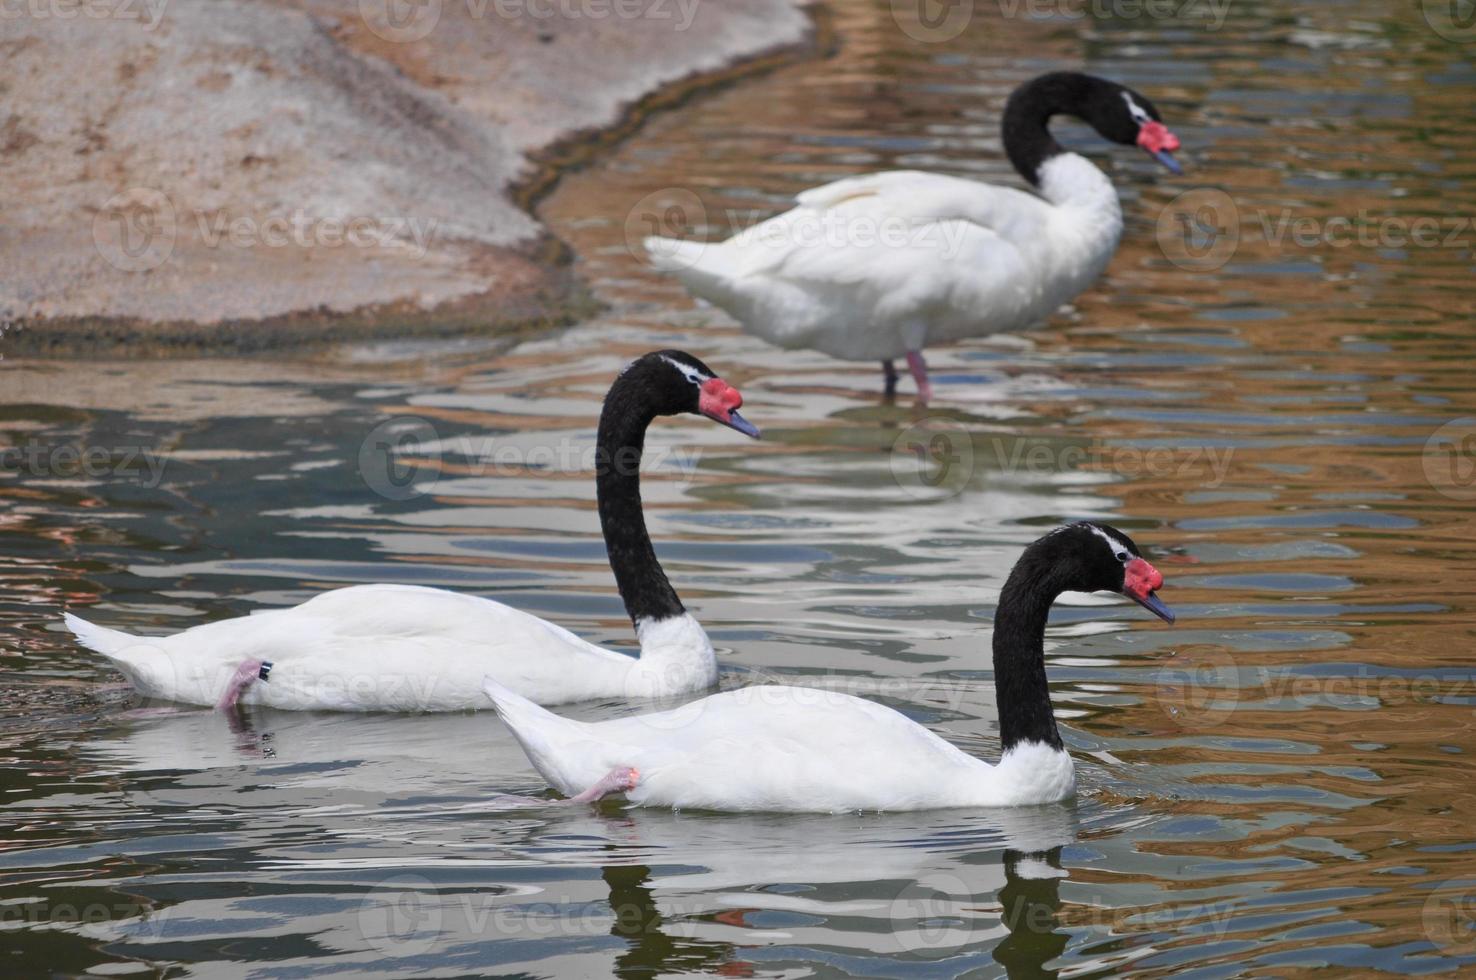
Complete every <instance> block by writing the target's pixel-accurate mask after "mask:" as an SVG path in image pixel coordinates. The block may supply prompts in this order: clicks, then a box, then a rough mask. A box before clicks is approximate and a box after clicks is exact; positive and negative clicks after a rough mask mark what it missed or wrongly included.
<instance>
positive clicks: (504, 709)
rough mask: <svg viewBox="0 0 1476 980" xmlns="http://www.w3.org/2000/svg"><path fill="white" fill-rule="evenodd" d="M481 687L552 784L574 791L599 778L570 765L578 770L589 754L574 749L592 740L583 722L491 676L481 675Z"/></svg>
mask: <svg viewBox="0 0 1476 980" xmlns="http://www.w3.org/2000/svg"><path fill="white" fill-rule="evenodd" d="M482 690H483V691H485V692H487V697H489V698H491V699H492V706H493V707H494V708H496V709H497V716H498V717H499V718H501V719H502V721H503V724H505V725H507V727H508V730H509V731H511V732H512V733H513V737H514V738H516V739H517V740H518V744H519V745H521V746H522V747H523V752H524V754H525V755H527V756H528V761H529V762H531V763H533V768H534V769H537V770H538V773H539V775H541V776H542V777H543V778H544V779H546V780H548V782H549V783H550V784H551V785H553V786H554V787H556V788H557V789H558V790H560V791H561V792H563V793H565V794H573V793H577V792H579V791H580V790H582V789H584V788H585V786H586V785H588V784H589V783H591V782H593V780H594V779H595V778H597V777H598V775H599V774H598V773H597V774H596V775H595V776H593V777H590V776H588V775H587V774H585V773H582V772H577V771H570V765H571V764H573V765H574V769H575V770H578V769H579V768H580V767H579V766H578V762H579V761H582V760H583V759H584V758H585V757H586V756H587V755H588V753H587V752H582V751H579V750H578V749H576V748H575V746H577V745H579V744H580V743H588V742H589V741H590V740H589V736H588V735H587V734H586V728H587V726H586V725H585V724H584V723H583V722H578V721H575V720H573V719H572V718H565V717H563V716H562V715H556V714H554V713H553V712H552V711H549V710H548V709H547V708H543V707H540V706H538V705H536V704H534V703H533V702H532V701H529V700H528V699H527V698H525V697H523V696H522V695H520V694H515V693H513V692H512V691H510V690H508V689H507V688H505V687H503V686H502V685H501V684H499V683H497V681H496V680H494V679H493V678H492V677H483V678H482Z"/></svg>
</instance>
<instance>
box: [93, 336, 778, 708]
mask: <svg viewBox="0 0 1476 980" xmlns="http://www.w3.org/2000/svg"><path fill="white" fill-rule="evenodd" d="M742 404H743V398H742V396H741V395H739V393H738V392H737V391H736V390H735V389H734V388H732V387H731V386H730V385H728V384H727V382H725V381H723V380H722V379H721V378H719V377H717V376H716V375H715V374H714V373H713V372H712V370H711V369H710V368H708V367H707V366H706V365H705V364H703V363H702V362H701V361H699V360H697V359H696V358H694V357H693V356H692V355H690V354H686V353H683V352H682V351H670V350H668V351H655V352H652V353H650V354H647V355H645V356H644V357H641V358H639V359H637V360H636V361H634V362H632V363H631V364H630V365H628V366H627V367H626V369H625V370H624V371H622V372H621V374H620V376H619V377H618V378H616V380H615V382H614V384H613V385H611V387H610V391H609V394H608V395H607V396H606V398H605V404H604V407H603V409H602V410H601V413H600V425H599V436H598V445H599V448H600V452H601V460H602V461H603V462H600V463H598V464H597V466H596V474H595V485H596V497H597V499H598V502H599V512H600V528H601V530H602V532H603V533H604V538H605V549H606V551H607V553H608V555H609V558H610V567H611V570H612V571H613V572H614V573H615V581H616V585H617V587H618V588H619V590H620V597H621V599H622V600H623V601H624V603H625V608H626V612H627V613H629V615H630V618H631V622H632V623H633V624H634V625H635V628H636V635H637V637H638V638H639V640H640V644H641V654H640V657H639V658H634V657H628V656H625V655H623V654H619V653H615V652H612V651H610V650H605V649H603V648H601V647H597V646H595V645H594V644H592V643H587V642H585V641H584V640H581V639H580V638H579V637H577V636H575V635H574V634H573V633H570V632H569V631H568V630H566V629H563V628H562V627H559V626H555V625H553V624H552V623H547V622H544V621H543V620H541V619H539V618H538V617H537V616H533V615H530V614H529V613H525V612H521V611H520V610H517V609H513V608H512V607H510V606H505V605H503V604H502V603H500V602H494V601H492V600H490V599H482V598H478V597H475V596H468V595H460V594H458V593H455V592H447V591H444V590H441V589H431V588H424V587H419V586H411V585H357V586H351V587H349V588H344V589H337V590H335V591H333V592H326V593H324V594H322V595H319V596H315V597H314V598H312V599H309V600H308V601H307V602H304V603H302V604H301V605H299V606H295V607H293V608H291V609H278V610H271V611H268V612H261V613H257V614H256V615H253V616H242V617H238V618H236V619H229V620H225V621H222V622H217V623H209V624H206V625H204V626H197V627H195V628H193V629H188V630H185V631H184V632H182V633H177V634H175V635H173V636H164V637H139V636H131V635H129V634H127V633H122V632H119V631H117V630H111V629H105V628H103V627H100V626H95V625H93V624H92V623H89V622H87V621H86V620H83V619H79V618H78V617H76V616H73V615H70V614H69V615H67V616H66V624H67V627H68V628H69V629H71V631H72V632H73V633H74V634H75V635H76V636H77V639H78V640H79V641H80V642H81V643H82V645H84V646H86V647H88V648H89V649H92V650H95V651H97V652H98V653H101V654H103V655H104V656H106V657H107V658H108V659H109V660H111V661H112V662H113V663H114V664H116V665H117V666H118V668H119V669H120V670H122V671H123V673H124V674H125V675H126V676H127V677H128V679H129V681H130V682H131V683H132V684H133V685H134V687H136V688H137V689H138V690H139V691H140V692H141V693H142V694H144V695H146V696H148V697H153V698H162V699H167V700H171V701H182V702H185V703H188V704H207V705H215V706H216V707H219V708H221V709H228V708H233V707H234V706H235V705H237V704H261V705H268V706H270V707H275V708H289V709H298V710H312V709H319V710H328V711H460V710H464V709H470V708H485V707H488V706H490V702H489V701H488V700H487V696H486V694H485V693H483V690H482V678H483V677H485V676H486V675H488V674H491V675H493V676H495V677H497V678H499V679H500V680H501V681H502V682H503V683H504V684H506V685H508V686H509V687H511V688H512V689H513V690H515V691H517V692H519V693H520V694H522V695H523V696H525V697H528V698H531V699H533V700H534V701H538V702H541V703H544V704H561V703H565V702H570V701H583V700H588V699H591V698H653V697H669V696H671V695H676V694H687V693H691V692H694V691H700V690H704V689H705V688H709V687H711V686H712V685H713V684H715V683H716V682H717V676H718V672H717V659H716V657H715V655H714V653H713V649H712V643H711V642H710V641H709V640H708V638H707V633H706V632H704V631H703V629H702V627H701V626H700V625H699V624H698V623H697V621H696V620H695V619H693V618H692V617H691V616H690V615H689V614H688V613H687V611H686V609H685V608H684V607H683V606H682V604H681V601H680V600H679V599H678V598H677V594H676V591H675V590H674V589H672V587H671V583H670V582H669V581H668V580H667V578H666V574H665V572H664V571H663V570H662V568H661V564H660V562H658V561H657V560H656V553H655V551H654V549H653V548H652V546H651V539H650V536H649V535H648V534H647V532H646V524H645V518H644V516H643V513H642V510H641V495H640V459H641V447H642V441H643V439H644V436H645V432H646V428H647V426H648V425H649V424H650V423H651V421H652V420H653V419H655V418H656V417H657V416H659V415H675V414H678V413H682V412H693V413H697V414H701V415H705V416H707V417H708V418H711V419H713V420H714V421H716V422H720V423H722V424H723V425H726V426H729V427H730V428H733V429H737V430H738V431H740V432H742V433H744V434H745V435H748V436H751V437H754V438H757V437H758V435H759V431H758V429H756V428H755V427H754V426H752V425H750V424H749V423H748V421H747V420H746V419H744V418H743V417H742V416H741V415H740V414H739V413H738V411H737V409H738V408H739V407H740V406H741V405H742Z"/></svg>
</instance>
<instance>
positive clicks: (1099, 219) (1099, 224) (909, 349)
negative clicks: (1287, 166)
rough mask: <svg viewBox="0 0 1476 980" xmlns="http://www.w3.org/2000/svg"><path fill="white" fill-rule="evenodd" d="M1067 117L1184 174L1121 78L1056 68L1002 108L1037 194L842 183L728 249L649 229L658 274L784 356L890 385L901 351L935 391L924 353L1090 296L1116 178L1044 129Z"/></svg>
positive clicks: (922, 392) (898, 176) (955, 181)
mask: <svg viewBox="0 0 1476 980" xmlns="http://www.w3.org/2000/svg"><path fill="white" fill-rule="evenodd" d="M1058 114H1065V115H1071V116H1076V117H1078V118H1080V119H1083V120H1085V121H1086V122H1087V123H1089V124H1090V125H1091V126H1092V127H1093V128H1094V129H1095V130H1096V131H1097V132H1098V133H1100V134H1101V135H1102V136H1103V137H1104V138H1106V139H1108V140H1111V141H1112V142H1114V143H1122V144H1127V145H1129V146H1131V145H1134V144H1136V145H1137V146H1139V147H1141V148H1142V149H1143V150H1145V151H1147V152H1148V154H1149V155H1150V156H1152V157H1153V158H1154V159H1156V160H1158V161H1159V162H1160V163H1162V164H1163V165H1164V166H1165V167H1167V168H1168V169H1169V170H1171V171H1173V172H1174V173H1179V172H1180V170H1179V165H1178V163H1177V162H1176V161H1175V160H1174V157H1173V151H1174V150H1177V149H1178V148H1179V139H1178V137H1176V136H1175V135H1174V134H1173V133H1171V132H1169V130H1168V129H1167V128H1166V127H1165V126H1164V124H1163V122H1162V119H1161V117H1160V116H1159V113H1158V109H1157V108H1155V107H1154V105H1153V103H1152V102H1150V101H1148V99H1147V98H1145V97H1144V96H1143V95H1141V94H1139V93H1138V92H1135V91H1133V90H1132V89H1130V88H1128V87H1127V86H1125V85H1119V84H1118V83H1116V82H1112V81H1108V80H1107V79H1105V78H1096V77H1093V76H1091V75H1084V74H1081V73H1080V72H1054V73H1052V74H1049V75H1042V76H1040V77H1039V78H1036V79H1034V80H1033V81H1030V82H1027V83H1025V84H1024V85H1021V86H1020V87H1019V88H1018V89H1016V90H1015V91H1014V93H1013V94H1012V95H1011V96H1010V98H1009V101H1008V103H1007V104H1006V105H1005V111H1004V120H1003V126H1002V129H1003V138H1004V149H1005V153H1006V154H1007V155H1008V156H1009V159H1010V163H1012V164H1013V165H1014V167H1015V169H1016V170H1017V171H1019V173H1020V175H1021V176H1022V177H1024V178H1025V180H1026V181H1028V182H1029V184H1030V186H1031V188H1032V189H1033V190H1034V191H1035V192H1036V193H1034V194H1031V193H1028V192H1026V191H1022V190H1017V189H1015V188H1012V187H1000V186H997V185H993V184H985V183H981V182H980V181H976V180H966V179H963V178H959V177H948V176H945V175H942V174H932V173H924V172H922V171H917V170H896V171H887V172H883V173H873V174H866V175H863V176H858V177H847V178H844V179H842V180H837V181H835V182H833V183H829V184H825V185H824V186H822V187H816V188H812V189H810V190H807V191H804V192H803V193H801V194H800V195H799V196H798V198H797V199H796V200H797V202H798V206H797V207H794V208H792V209H791V210H789V211H786V212H784V213H783V214H780V215H776V216H775V217H773V218H770V219H768V220H767V221H764V222H762V223H760V224H758V225H755V226H753V227H752V228H748V229H746V230H744V231H742V232H740V233H739V234H737V235H734V236H733V237H732V238H729V239H728V240H727V241H724V242H715V243H704V242H700V241H682V240H677V239H672V238H661V237H652V238H647V239H646V242H645V245H646V252H647V254H648V255H649V256H650V258H651V261H652V263H653V264H654V265H655V266H656V268H658V269H660V270H662V271H666V272H670V273H671V274H673V275H674V276H676V277H677V278H678V279H680V280H681V282H682V284H683V285H684V286H686V287H687V289H688V291H690V292H691V293H693V294H694V295H696V296H698V297H700V298H701V299H704V300H707V301H708V302H710V303H712V304H713V305H715V306H718V307H721V308H722V309H724V310H726V311H727V312H728V313H729V314H730V315H732V316H733V317H734V318H735V319H737V320H738V321H739V322H740V323H741V324H742V325H743V328H744V329H745V330H747V331H748V332H749V333H752V334H755V335H757V336H759V337H762V338H763V339H764V340H767V341H769V342H770V343H772V344H776V345H778V346H780V347H784V348H788V349H796V348H808V349H811V350H818V351H821V352H822V353H825V354H829V355H830V356H832V357H839V358H842V359H845V360H850V361H864V360H879V361H881V362H882V370H883V372H884V375H885V378H886V386H887V393H888V394H891V393H893V392H894V391H895V389H896V383H897V372H896V369H895V367H894V361H895V359H896V358H899V357H905V358H906V359H907V364H908V367H909V369H910V370H911V372H912V376H913V378H914V379H915V380H916V382H917V389H918V397H919V399H920V400H921V401H923V402H926V401H928V400H929V398H930V396H931V393H932V387H931V384H930V382H929V380H928V372H927V365H926V364H925V362H924V361H923V348H924V347H927V346H931V345H935V344H940V343H947V342H950V341H955V340H960V339H962V338H965V337H983V336H987V335H989V334H995V333H1006V332H1011V331H1017V330H1023V329H1025V328H1027V327H1030V326H1032V325H1034V324H1035V323H1037V322H1038V321H1040V320H1043V319H1044V318H1046V317H1048V316H1050V315H1051V314H1052V313H1054V312H1055V311H1056V309H1057V308H1059V307H1060V306H1061V305H1062V304H1064V303H1066V302H1067V301H1069V300H1070V299H1071V298H1072V297H1074V296H1076V295H1077V294H1078V293H1080V292H1081V291H1082V290H1084V289H1086V288H1087V287H1088V286H1090V285H1091V284H1092V283H1093V282H1095V281H1096V279H1097V277H1098V276H1099V275H1101V273H1102V270H1103V269H1104V268H1106V265H1107V262H1108V260H1109V259H1111V258H1112V254H1113V253H1114V252H1115V251H1116V250H1117V242H1118V239H1119V238H1120V237H1121V236H1122V207H1121V205H1120V204H1119V203H1118V199H1117V191H1116V190H1115V189H1114V188H1113V186H1112V181H1110V180H1109V179H1108V178H1107V175H1106V174H1104V173H1103V172H1102V171H1101V170H1100V169H1099V168H1098V167H1097V166H1096V165H1095V164H1093V163H1092V162H1091V161H1090V160H1088V159H1087V158H1086V157H1083V156H1080V155H1079V154H1076V153H1070V152H1068V151H1067V150H1065V149H1064V148H1063V147H1062V146H1061V145H1060V144H1059V143H1057V142H1056V141H1055V139H1054V138H1053V137H1052V136H1051V133H1050V130H1049V128H1048V123H1049V122H1050V120H1051V117H1052V116H1055V115H1058Z"/></svg>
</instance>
